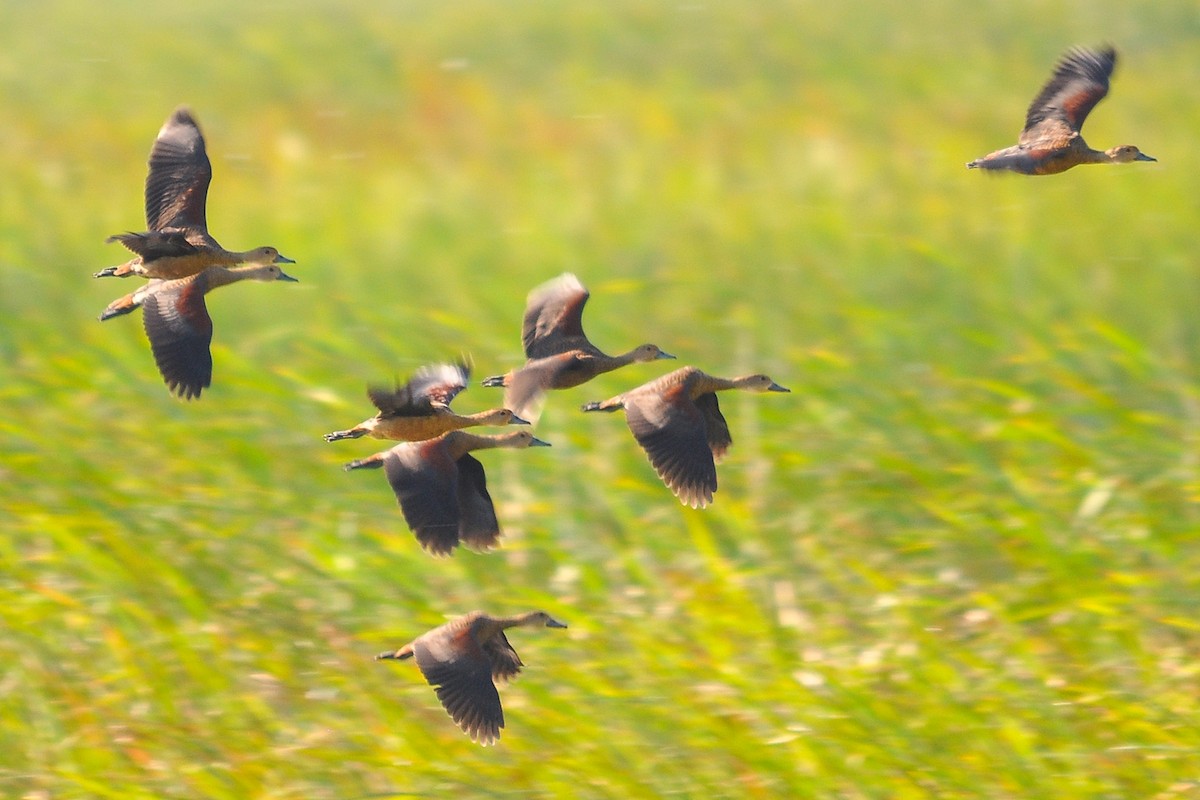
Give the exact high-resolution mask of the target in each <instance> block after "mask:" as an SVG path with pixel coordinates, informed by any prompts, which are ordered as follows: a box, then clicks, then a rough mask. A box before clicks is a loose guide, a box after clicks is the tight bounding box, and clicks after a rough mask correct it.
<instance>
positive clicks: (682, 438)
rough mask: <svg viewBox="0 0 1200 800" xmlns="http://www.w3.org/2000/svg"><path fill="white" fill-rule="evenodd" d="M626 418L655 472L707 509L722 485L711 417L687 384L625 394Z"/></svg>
mask: <svg viewBox="0 0 1200 800" xmlns="http://www.w3.org/2000/svg"><path fill="white" fill-rule="evenodd" d="M625 420H626V422H627V423H628V425H629V430H630V431H632V432H633V435H634V438H636V439H637V441H638V444H640V445H641V446H642V449H643V450H645V451H646V455H647V456H648V457H649V458H650V464H651V465H652V466H653V467H654V471H655V472H657V473H658V476H659V477H660V478H662V481H663V483H665V484H666V485H667V487H668V488H669V489H670V490H671V491H672V492H674V493H675V496H676V497H678V498H679V499H680V501H682V502H683V503H684V504H685V505H689V506H691V507H692V508H702V507H704V506H706V505H708V504H709V503H710V502H712V496H713V492H715V491H716V490H717V467H716V463H715V462H714V461H713V451H712V449H711V448H710V446H709V440H708V435H707V434H706V433H705V418H704V414H703V413H702V412H701V410H700V408H698V407H697V406H696V404H695V403H693V402H691V401H690V400H689V399H688V397H687V394H686V389H685V387H684V385H683V384H677V385H676V386H673V387H671V388H669V389H667V390H666V391H664V392H662V393H659V392H653V391H651V392H646V391H643V392H637V391H635V392H631V393H627V394H626V396H625Z"/></svg>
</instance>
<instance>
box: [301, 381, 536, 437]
mask: <svg viewBox="0 0 1200 800" xmlns="http://www.w3.org/2000/svg"><path fill="white" fill-rule="evenodd" d="M470 376H471V370H470V368H469V367H468V366H467V365H466V364H461V363H459V364H434V365H431V366H427V367H422V368H420V369H419V370H417V371H416V373H414V374H413V376H412V378H411V379H410V380H409V381H408V382H407V383H405V384H404V385H397V386H396V387H395V388H394V389H388V388H385V387H382V386H370V387H368V388H367V397H369V398H371V403H372V404H373V405H374V406H375V408H377V409H379V413H378V414H376V415H375V416H374V417H371V419H368V420H365V421H363V422H360V423H359V424H358V425H356V426H354V427H353V428H350V429H349V430H344V431H334V432H333V433H327V434H325V441H327V442H336V441H338V440H340V439H357V438H359V437H361V436H371V437H372V438H375V439H391V440H394V441H401V442H418V441H421V440H423V439H432V438H434V437H435V436H441V435H442V434H443V433H446V432H447V431H453V430H458V429H460V428H469V427H472V426H475V425H528V424H529V423H528V422H526V421H525V420H523V419H521V418H520V417H518V416H517V415H516V414H514V413H513V412H511V411H509V410H508V409H507V408H493V409H491V410H489V411H480V412H478V413H476V414H457V413H455V412H454V411H452V410H451V409H450V401H451V400H453V399H454V398H455V397H456V396H457V395H458V393H459V392H461V391H462V390H463V389H465V388H467V380H468V379H469V378H470Z"/></svg>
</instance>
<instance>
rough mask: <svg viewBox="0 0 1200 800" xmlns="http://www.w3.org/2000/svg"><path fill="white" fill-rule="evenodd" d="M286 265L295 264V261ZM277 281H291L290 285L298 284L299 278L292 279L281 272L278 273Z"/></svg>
mask: <svg viewBox="0 0 1200 800" xmlns="http://www.w3.org/2000/svg"><path fill="white" fill-rule="evenodd" d="M288 263H289V264H295V263H296V262H295V261H289V262H288ZM277 280H281V281H291V282H292V283H299V282H300V279H299V278H293V277H292V276H291V275H288V274H287V273H286V272H282V271H281V272H280V273H279V278H278V279H277Z"/></svg>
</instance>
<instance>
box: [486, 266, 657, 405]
mask: <svg viewBox="0 0 1200 800" xmlns="http://www.w3.org/2000/svg"><path fill="white" fill-rule="evenodd" d="M589 296H590V294H589V293H588V290H587V289H585V288H584V287H583V284H582V283H580V282H579V278H577V277H575V276H574V275H572V274H570V273H565V274H563V275H560V276H559V277H557V278H555V279H553V280H551V281H547V282H546V283H544V284H542V285H541V286H538V287H537V288H535V289H534V290H533V291H532V292H530V293H529V297H528V299H527V301H526V305H525V319H524V324H523V325H522V328H521V341H522V344H523V345H524V348H525V358H526V359H527V360H526V362H525V365H524V366H522V367H520V368H518V369H515V370H512V371H511V372H508V373H506V374H504V375H493V376H492V377H490V378H486V379H485V380H484V381H483V385H484V386H503V387H505V392H504V406H505V407H506V408H511V409H512V410H513V411H514V412H515V413H517V414H519V415H520V416H522V417H526V418H533V417H535V416H537V414H536V407H537V405H538V402H539V400H540V399H541V397H542V395H543V394H544V393H545V392H546V391H548V390H550V389H567V388H570V387H572V386H579V385H580V384H582V383H586V382H588V381H590V380H591V379H592V378H594V377H596V376H597V375H600V374H603V373H605V372H611V371H613V370H615V369H619V368H620V367H623V366H625V365H627V364H635V363H642V362H646V361H654V360H656V359H660V358H674V357H675V356H673V355H671V354H670V353H664V352H663V351H662V350H660V349H659V348H658V346H657V345H653V344H643V345H641V346H639V347H635V348H634V349H633V350H630V351H629V352H627V353H622V354H621V355H616V356H610V355H608V354H606V353H604V352H603V351H601V350H600V349H599V348H597V347H596V346H595V345H594V344H592V343H591V341H590V340H589V339H588V338H587V335H586V334H585V333H584V332H583V307H584V304H586V303H587V300H588V297H589Z"/></svg>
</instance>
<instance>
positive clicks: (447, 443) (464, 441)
mask: <svg viewBox="0 0 1200 800" xmlns="http://www.w3.org/2000/svg"><path fill="white" fill-rule="evenodd" d="M538 446H541V447H548V446H549V445H548V444H547V443H546V442H543V441H541V440H540V439H536V438H534V436H533V434H531V433H530V432H529V431H514V432H512V433H506V434H500V435H497V436H480V435H477V434H474V433H469V432H468V431H463V430H455V431H450V432H449V433H444V434H442V435H441V436H438V437H437V438H435V439H428V440H426V441H418V442H403V443H401V444H398V445H396V446H395V447H393V448H392V449H390V450H385V451H383V452H382V453H375V454H374V455H371V456H368V457H366V458H363V459H359V460H357V461H352V462H350V463H349V464H347V465H346V469H347V470H352V469H378V468H379V467H383V469H384V472H385V473H386V475H387V479H388V483H389V484H390V485H391V487H392V491H393V492H394V493H395V495H396V501H397V502H398V503H399V504H400V510H401V512H402V513H403V514H404V520H405V522H407V523H408V527H409V528H411V529H412V531H413V533H414V534H415V535H416V537H417V541H418V542H420V543H421V547H423V548H424V549H425V550H427V551H428V552H429V553H431V554H432V555H435V556H444V555H450V554H451V553H452V552H454V548H455V547H457V546H458V544H459V542H460V541H461V542H463V543H465V544H466V545H467V546H469V547H471V548H472V549H475V550H490V549H491V548H493V547H495V546H496V543H497V541H498V540H499V538H500V523H499V521H498V520H497V519H496V509H495V507H494V506H493V505H492V498H491V495H489V494H488V491H487V477H486V475H485V473H484V471H483V465H482V464H480V463H479V461H478V459H476V458H475V457H474V456H472V455H471V451H473V450H485V449H489V448H495V447H507V448H524V447H538Z"/></svg>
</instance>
